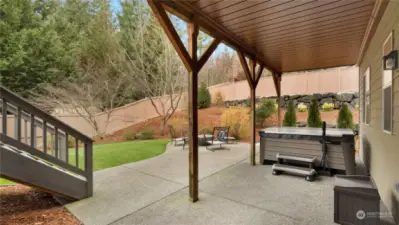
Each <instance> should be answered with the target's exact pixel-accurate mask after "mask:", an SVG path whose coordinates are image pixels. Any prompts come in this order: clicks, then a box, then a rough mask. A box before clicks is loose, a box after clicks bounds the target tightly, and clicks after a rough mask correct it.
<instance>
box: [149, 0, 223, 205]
mask: <svg viewBox="0 0 399 225" xmlns="http://www.w3.org/2000/svg"><path fill="white" fill-rule="evenodd" d="M147 1H148V5H149V6H150V7H151V9H152V10H153V12H154V13H155V16H156V18H157V19H158V21H159V23H160V24H161V26H162V28H163V30H164V31H165V33H166V34H167V36H168V38H169V40H170V41H171V43H172V45H173V47H174V48H175V50H176V51H177V53H178V55H179V56H180V58H181V60H182V61H183V63H184V65H185V66H186V68H187V71H188V72H189V78H188V99H189V102H188V120H189V136H188V137H189V154H188V160H189V191H190V200H191V201H192V202H196V201H198V111H197V90H198V73H199V71H200V70H201V68H202V67H203V66H204V64H205V63H206V61H207V60H208V59H209V57H210V56H211V55H212V53H213V52H214V51H215V49H216V48H217V46H218V45H219V43H220V42H221V40H220V39H218V38H215V39H214V40H213V42H212V43H211V45H210V46H209V47H208V49H207V50H206V51H205V52H204V54H203V55H202V56H201V58H200V59H199V60H198V56H197V52H198V48H197V40H198V33H199V27H198V23H197V22H198V21H197V20H196V18H190V19H191V22H189V23H188V24H187V31H188V51H187V50H186V48H185V47H184V45H183V43H182V41H181V40H180V37H179V35H178V34H177V32H176V30H175V28H174V27H173V24H172V23H171V21H170V19H169V17H168V15H167V13H166V11H165V8H164V6H163V4H161V1H156V0H147Z"/></svg>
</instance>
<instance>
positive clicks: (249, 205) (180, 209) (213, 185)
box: [67, 144, 334, 225]
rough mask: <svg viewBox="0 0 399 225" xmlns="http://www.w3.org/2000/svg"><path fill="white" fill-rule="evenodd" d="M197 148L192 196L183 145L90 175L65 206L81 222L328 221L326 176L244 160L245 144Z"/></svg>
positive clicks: (330, 218)
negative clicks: (287, 172)
mask: <svg viewBox="0 0 399 225" xmlns="http://www.w3.org/2000/svg"><path fill="white" fill-rule="evenodd" d="M229 148H230V150H217V151H214V152H212V151H207V150H205V148H202V147H201V148H200V150H199V177H200V180H201V181H200V183H199V188H200V196H199V197H200V201H198V202H197V203H190V202H189V201H188V189H187V184H188V149H187V148H186V150H184V151H182V148H181V147H174V146H172V145H169V146H168V148H167V151H166V152H165V153H164V154H162V155H160V156H157V157H155V158H151V159H148V160H144V161H140V162H136V163H131V164H125V165H121V166H117V167H113V168H109V169H105V170H101V171H98V172H95V174H94V196H93V197H91V198H88V199H84V200H81V201H78V202H74V203H71V204H68V205H67V208H68V209H69V210H70V211H71V212H72V213H73V214H74V215H75V216H76V217H77V218H78V219H79V220H81V221H82V222H83V223H84V224H95V225H103V224H104V225H105V224H170V225H175V224H229V225H230V224H251V225H252V224H276V225H278V224H282V225H290V224H304V225H307V224H309V225H310V224H312V225H313V224H327V225H328V224H334V223H333V222H332V221H333V190H332V186H333V179H332V178H325V177H323V178H321V179H319V180H317V181H315V182H313V183H310V182H306V181H305V180H304V178H302V177H294V176H273V175H272V174H271V166H263V165H257V166H251V165H250V164H249V159H248V158H249V145H248V144H232V145H229Z"/></svg>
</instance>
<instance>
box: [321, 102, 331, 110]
mask: <svg viewBox="0 0 399 225" xmlns="http://www.w3.org/2000/svg"><path fill="white" fill-rule="evenodd" d="M321 109H322V110H323V111H331V110H333V109H334V103H327V102H325V103H324V104H323V105H322V106H321Z"/></svg>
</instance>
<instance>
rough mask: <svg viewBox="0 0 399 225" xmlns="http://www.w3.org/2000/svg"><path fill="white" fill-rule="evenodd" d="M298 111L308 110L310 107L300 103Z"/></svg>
mask: <svg viewBox="0 0 399 225" xmlns="http://www.w3.org/2000/svg"><path fill="white" fill-rule="evenodd" d="M298 111H299V112H306V111H308V107H307V106H306V105H305V104H303V103H300V104H299V105H298Z"/></svg>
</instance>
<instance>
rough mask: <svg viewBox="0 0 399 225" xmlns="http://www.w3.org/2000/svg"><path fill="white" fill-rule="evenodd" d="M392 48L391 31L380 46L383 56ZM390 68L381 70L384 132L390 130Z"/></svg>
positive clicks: (389, 131)
mask: <svg viewBox="0 0 399 225" xmlns="http://www.w3.org/2000/svg"><path fill="white" fill-rule="evenodd" d="M392 50H393V37H392V32H391V33H390V34H389V36H388V37H387V39H386V40H385V42H384V45H383V47H382V54H383V56H385V55H387V54H389V53H390V52H391V51H392ZM392 73H393V72H392V70H383V74H382V125H383V130H384V131H385V132H388V133H391V132H392Z"/></svg>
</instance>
